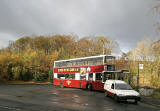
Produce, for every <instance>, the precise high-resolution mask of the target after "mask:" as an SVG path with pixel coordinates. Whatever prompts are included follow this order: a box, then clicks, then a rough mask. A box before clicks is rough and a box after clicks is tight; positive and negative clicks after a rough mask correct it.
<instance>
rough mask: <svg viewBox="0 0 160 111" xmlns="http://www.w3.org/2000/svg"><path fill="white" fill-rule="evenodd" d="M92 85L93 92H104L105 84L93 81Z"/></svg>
mask: <svg viewBox="0 0 160 111" xmlns="http://www.w3.org/2000/svg"><path fill="white" fill-rule="evenodd" d="M91 83H92V89H93V90H98V91H103V90H104V83H102V82H101V81H92V82H91Z"/></svg>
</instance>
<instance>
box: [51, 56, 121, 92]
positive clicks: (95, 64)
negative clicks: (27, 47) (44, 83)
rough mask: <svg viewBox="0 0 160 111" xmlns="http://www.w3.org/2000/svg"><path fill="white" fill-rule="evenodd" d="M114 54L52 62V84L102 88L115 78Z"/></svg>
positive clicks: (93, 88)
mask: <svg viewBox="0 0 160 111" xmlns="http://www.w3.org/2000/svg"><path fill="white" fill-rule="evenodd" d="M118 72H119V71H115V56H106V55H100V56H91V57H83V58H75V59H68V60H59V61H55V62H54V85H58V86H60V87H62V88H63V87H74V88H83V89H88V90H100V91H102V90H103V89H104V82H105V81H106V80H107V79H113V78H115V73H118Z"/></svg>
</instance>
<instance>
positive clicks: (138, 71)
mask: <svg viewBox="0 0 160 111" xmlns="http://www.w3.org/2000/svg"><path fill="white" fill-rule="evenodd" d="M137 90H139V63H138V76H137Z"/></svg>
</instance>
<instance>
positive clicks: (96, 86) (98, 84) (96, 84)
mask: <svg viewBox="0 0 160 111" xmlns="http://www.w3.org/2000/svg"><path fill="white" fill-rule="evenodd" d="M93 76H94V77H93V78H94V81H93V83H92V85H93V90H103V87H104V83H103V82H102V73H93Z"/></svg>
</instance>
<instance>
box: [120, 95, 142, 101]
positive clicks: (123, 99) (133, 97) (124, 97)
mask: <svg viewBox="0 0 160 111" xmlns="http://www.w3.org/2000/svg"><path fill="white" fill-rule="evenodd" d="M128 99H133V100H136V101H140V100H141V98H140V97H139V96H118V100H119V101H127V100H128Z"/></svg>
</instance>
